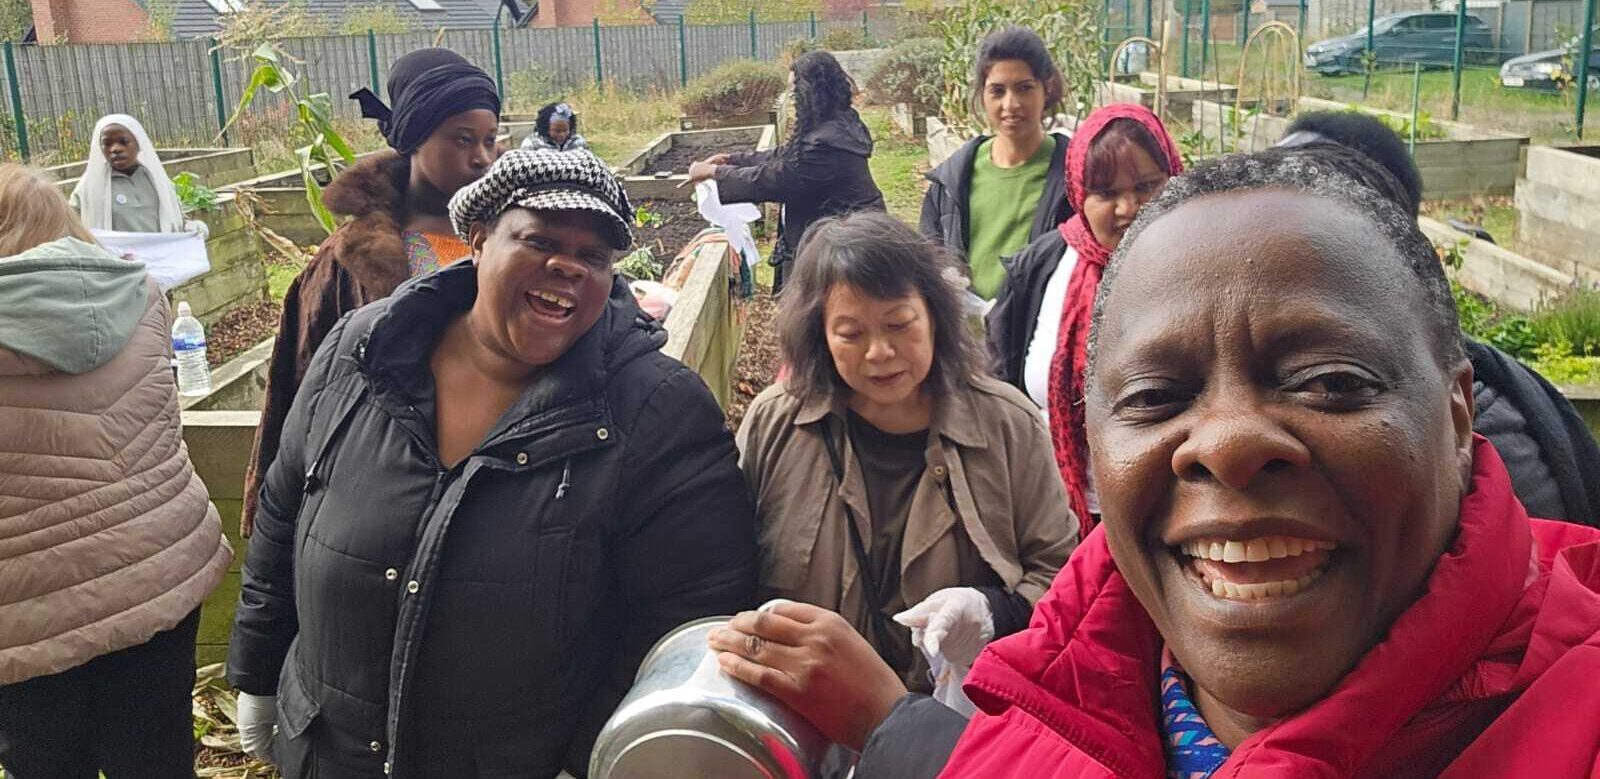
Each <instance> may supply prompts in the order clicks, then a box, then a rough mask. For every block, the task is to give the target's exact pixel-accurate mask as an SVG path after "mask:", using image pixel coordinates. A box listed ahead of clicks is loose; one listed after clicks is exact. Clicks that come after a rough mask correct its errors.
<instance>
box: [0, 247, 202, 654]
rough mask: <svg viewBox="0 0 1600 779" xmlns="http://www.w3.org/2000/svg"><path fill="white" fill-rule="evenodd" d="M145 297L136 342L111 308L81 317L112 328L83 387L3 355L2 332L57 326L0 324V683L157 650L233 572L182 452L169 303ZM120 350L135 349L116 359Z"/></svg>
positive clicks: (84, 323) (76, 379)
mask: <svg viewBox="0 0 1600 779" xmlns="http://www.w3.org/2000/svg"><path fill="white" fill-rule="evenodd" d="M79 246H83V245H81V244H80V245H79ZM10 265H11V263H0V269H6V268H9V266H10ZM101 270H103V268H102V269H101ZM55 272H56V275H57V277H58V278H60V277H61V276H62V268H61V267H56V268H55ZM68 272H70V270H69V271H68ZM139 273H140V276H139V277H140V278H142V275H143V274H142V269H141V270H140V272H139ZM94 278H95V277H91V282H90V283H93V280H94ZM7 281H8V278H7V276H6V275H5V273H4V272H3V271H0V285H4V284H5V283H7ZM33 283H34V286H35V287H37V286H38V284H37V280H36V279H35V280H34V281H33ZM135 283H138V282H135ZM57 286H60V285H57ZM85 286H86V287H87V286H88V284H86V285H85ZM141 286H142V287H143V289H144V290H145V291H144V293H143V294H145V295H146V300H147V302H145V306H144V309H143V314H142V316H139V315H137V314H136V315H135V316H133V317H127V318H126V322H127V324H131V325H133V326H132V327H131V328H128V327H127V325H126V324H125V325H123V328H124V329H125V330H127V332H122V333H118V332H116V330H117V329H118V328H117V327H116V326H115V325H114V324H112V325H105V323H103V322H101V321H100V317H99V314H98V312H99V311H101V310H103V309H99V308H92V306H90V305H88V304H84V307H83V308H81V309H80V310H79V311H78V312H77V314H76V318H77V322H76V327H77V329H78V331H79V332H82V331H84V330H87V329H93V328H95V327H97V326H102V325H105V326H104V332H103V333H100V334H98V335H96V336H95V339H96V340H94V341H92V343H93V347H92V348H93V349H95V350H97V352H99V353H104V357H103V358H101V359H103V360H105V361H104V362H101V363H99V364H98V366H97V367H94V368H92V369H91V370H88V371H87V372H82V373H79V374H76V375H74V374H70V373H65V372H62V371H60V370H58V369H56V368H53V367H51V366H50V365H49V364H47V362H46V361H44V360H41V359H40V358H39V357H38V356H37V355H28V354H23V353H19V352H17V351H15V350H13V349H8V348H5V346H4V345H5V344H6V343H7V339H6V335H7V333H6V331H5V330H6V329H7V328H9V329H10V332H12V333H13V334H20V333H21V332H22V328H23V327H26V325H27V324H28V321H35V322H36V321H38V320H39V319H40V318H48V317H47V316H45V315H41V316H36V317H34V318H32V319H31V320H27V321H23V322H22V323H21V324H20V325H19V323H18V320H17V319H15V318H13V319H12V320H10V321H7V319H6V318H5V314H4V313H3V312H0V684H7V683H12V682H17V681H21V680H24V679H29V678H32V677H37V676H42V675H46V674H52V673H58V672H60V671H63V670H66V669H68V668H72V667H74V666H77V665H80V664H82V663H84V662H86V661H88V660H90V659H92V658H95V657H98V656H100V655H104V654H107V653H110V652H114V651H117V650H120V649H125V648H128V647H132V646H137V645H139V644H142V643H144V642H146V641H148V640H149V639H150V638H151V637H152V636H154V635H155V634H156V633H158V632H161V631H163V630H167V629H170V628H172V627H174V626H175V625H176V624H177V623H178V622H179V621H180V620H182V619H183V618H184V617H185V616H187V615H188V614H189V613H190V612H191V611H193V610H194V609H195V608H196V607H198V606H199V605H200V603H201V602H202V601H204V600H205V597H206V595H207V594H208V593H209V592H211V590H212V588H213V587H215V586H216V585H217V583H218V582H219V581H221V580H222V577H223V574H224V573H225V572H226V571H227V569H228V562H229V560H230V558H231V556H232V551H231V550H230V549H229V546H228V542H227V539H226V538H224V537H223V535H222V525H221V522H220V521H219V519H218V517H217V512H216V509H215V508H214V507H213V506H212V505H211V503H210V500H209V497H208V495H207V493H206V487H205V485H204V484H202V483H201V481H200V479H199V478H198V477H197V476H196V475H195V472H194V467H193V466H192V465H191V464H190V462H189V455H188V451H187V449H186V448H185V446H184V443H183V438H182V427H181V424H180V422H179V419H178V397H177V388H176V386H175V383H174V380H173V376H172V372H171V370H170V367H169V365H170V363H169V359H170V358H169V355H170V353H171V342H170V336H169V326H170V319H169V313H168V308H167V303H166V299H165V298H164V296H163V295H162V294H161V293H160V292H159V291H157V290H156V288H155V286H154V285H153V284H149V283H148V282H143V284H142V285H141ZM136 291H137V290H136ZM126 293H127V290H126V287H124V290H123V294H124V298H126ZM30 295H33V296H34V299H36V293H32V292H30ZM0 298H3V295H0ZM67 302H68V303H70V302H71V299H70V298H69V299H68V301H67ZM137 302H138V301H135V304H137ZM3 304H4V302H3V300H0V305H3ZM63 308H65V306H63ZM135 310H136V309H135ZM118 337H122V338H124V339H125V341H126V344H125V345H124V346H122V347H121V348H120V349H115V347H114V346H113V347H112V348H113V349H114V351H112V350H107V349H106V348H105V344H106V343H107V342H110V343H111V344H113V345H114V344H115V343H116V341H115V339H116V338H118ZM24 339H25V336H22V335H19V336H18V339H17V340H24ZM79 340H80V341H82V340H85V339H83V338H82V337H81V336H80V337H79Z"/></svg>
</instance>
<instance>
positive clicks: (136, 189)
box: [72, 114, 184, 233]
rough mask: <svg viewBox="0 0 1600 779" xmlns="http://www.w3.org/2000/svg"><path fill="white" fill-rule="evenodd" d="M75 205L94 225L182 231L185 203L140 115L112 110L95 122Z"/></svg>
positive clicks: (136, 230)
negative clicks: (163, 164)
mask: <svg viewBox="0 0 1600 779" xmlns="http://www.w3.org/2000/svg"><path fill="white" fill-rule="evenodd" d="M90 137H91V138H93V139H94V140H93V141H92V142H91V144H90V147H89V154H88V156H87V157H85V159H84V169H83V176H82V177H81V178H79V179H78V185H77V187H75V188H73V190H72V207H73V208H76V209H77V210H78V213H79V214H82V216H83V224H84V226H86V227H88V228H89V229H91V230H115V231H117V232H122V233H180V232H183V231H184V220H183V204H182V203H181V202H179V200H178V190H177V188H176V187H174V186H173V185H172V179H170V178H168V177H167V170H166V168H164V167H162V165H161V158H160V157H159V156H157V155H156V146H155V143H154V142H152V141H151V140H150V134H149V133H146V132H145V130H144V125H141V124H139V120H137V119H135V118H133V117H131V116H128V115H126V114H109V115H107V116H104V117H101V118H100V121H98V122H96V123H95V125H94V133H93V134H92V135H91V136H90Z"/></svg>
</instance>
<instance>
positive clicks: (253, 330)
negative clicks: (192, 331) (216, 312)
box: [206, 300, 283, 368]
mask: <svg viewBox="0 0 1600 779" xmlns="http://www.w3.org/2000/svg"><path fill="white" fill-rule="evenodd" d="M282 311H283V304H282V303H279V302H277V301H274V300H263V301H261V302H260V303H256V304H255V305H252V306H249V307H247V308H240V309H235V310H234V311H231V312H229V313H228V315H227V316H225V317H223V318H222V321H221V322H218V323H216V324H214V325H212V326H211V327H209V328H206V362H207V363H210V364H211V367H213V368H215V367H217V366H219V365H221V364H223V363H225V362H227V361H229V360H231V359H233V358H235V357H238V356H239V355H241V354H244V353H245V352H247V351H249V350H250V349H251V347H254V346H255V345H256V344H258V343H261V342H262V341H265V340H267V339H268V338H271V337H272V334H273V333H276V332H277V331H278V316H279V315H280V314H281V313H282Z"/></svg>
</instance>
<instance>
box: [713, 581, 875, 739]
mask: <svg viewBox="0 0 1600 779" xmlns="http://www.w3.org/2000/svg"><path fill="white" fill-rule="evenodd" d="M709 643H710V645H711V648H712V649H713V650H714V651H716V652H717V653H718V654H717V663H718V664H719V665H720V666H721V668H722V670H723V672H724V673H726V674H728V675H729V676H732V677H733V678H735V679H738V680H739V681H742V682H744V683H746V684H749V685H751V686H753V687H756V688H758V689H761V690H764V691H766V692H768V693H770V694H771V695H773V696H774V697H776V698H777V699H778V700H780V701H782V702H783V703H784V705H786V706H788V707H790V708H792V709H794V710H795V711H796V712H798V713H799V714H800V715H801V716H804V717H805V718H806V719H809V720H811V723H812V724H814V725H816V726H817V729H818V730H820V731H822V734H823V735H824V736H827V737H828V738H829V739H831V740H832V741H834V742H836V743H839V744H843V745H844V746H846V747H849V748H851V749H854V750H857V751H860V749H861V747H862V745H863V744H865V743H866V740H867V736H869V735H870V734H871V733H872V731H873V730H874V729H875V728H877V727H878V725H879V724H881V723H882V722H883V720H884V718H885V717H887V716H888V715H889V710H890V709H892V708H894V704H895V702H896V701H898V700H900V698H901V697H903V696H904V695H905V694H906V688H905V685H904V684H903V683H901V681H900V677H899V676H897V675H896V674H895V672H894V670H893V669H891V668H890V667H889V666H888V664H887V663H885V662H883V660H882V658H880V657H878V653H877V652H876V651H874V650H873V649H872V645H870V644H868V643H867V640H866V639H865V638H862V637H861V634H860V633H857V632H856V631H855V629H854V628H852V627H850V623H848V622H846V621H845V620H844V618H843V617H841V616H839V615H838V614H835V613H833V612H831V611H828V610H827V609H822V608H818V607H816V606H811V605H807V604H804V603H792V602H788V601H783V602H781V603H778V604H777V605H774V606H772V607H771V608H763V610H761V611H746V612H743V613H741V614H739V615H738V616H736V617H734V618H733V621H731V622H729V623H728V627H727V628H725V629H722V630H716V631H713V632H712V633H711V635H710V638H709Z"/></svg>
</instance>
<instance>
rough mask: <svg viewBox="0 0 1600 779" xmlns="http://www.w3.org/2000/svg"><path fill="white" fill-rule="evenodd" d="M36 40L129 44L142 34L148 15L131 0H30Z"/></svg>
mask: <svg viewBox="0 0 1600 779" xmlns="http://www.w3.org/2000/svg"><path fill="white" fill-rule="evenodd" d="M33 20H34V25H35V26H36V27H37V28H38V30H39V40H40V41H45V42H56V43H130V42H132V41H137V40H140V39H142V38H143V37H144V36H145V33H146V32H148V30H149V26H150V18H149V16H148V15H147V14H146V13H145V11H144V9H143V8H141V7H139V4H138V3H136V2H134V0H33Z"/></svg>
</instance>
